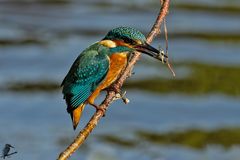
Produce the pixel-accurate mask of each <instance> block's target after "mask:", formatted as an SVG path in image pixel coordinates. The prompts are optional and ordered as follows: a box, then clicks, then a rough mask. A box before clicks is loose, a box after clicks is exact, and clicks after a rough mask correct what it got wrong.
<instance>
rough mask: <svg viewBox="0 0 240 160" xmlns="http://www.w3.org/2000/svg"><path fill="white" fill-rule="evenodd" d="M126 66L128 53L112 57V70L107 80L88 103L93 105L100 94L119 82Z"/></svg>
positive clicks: (116, 54) (110, 69)
mask: <svg viewBox="0 0 240 160" xmlns="http://www.w3.org/2000/svg"><path fill="white" fill-rule="evenodd" d="M126 64H127V53H115V54H113V55H111V56H110V68H109V71H108V73H107V75H106V78H105V79H104V80H103V82H102V83H101V84H100V85H99V86H98V87H97V88H96V90H95V91H94V92H93V93H92V95H91V96H90V97H89V98H88V103H90V104H93V103H94V100H95V99H96V97H97V96H98V95H99V93H100V92H101V91H102V90H103V89H105V88H107V87H109V86H110V85H111V84H112V83H113V82H114V81H116V80H117V78H118V76H119V74H120V73H121V71H122V70H123V69H124V68H125V67H126Z"/></svg>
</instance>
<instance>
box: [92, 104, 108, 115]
mask: <svg viewBox="0 0 240 160" xmlns="http://www.w3.org/2000/svg"><path fill="white" fill-rule="evenodd" d="M90 105H91V106H93V107H94V108H95V109H96V111H99V110H100V111H102V113H103V117H105V115H106V114H105V113H106V109H104V108H102V107H99V106H98V105H96V104H93V103H92V104H90Z"/></svg>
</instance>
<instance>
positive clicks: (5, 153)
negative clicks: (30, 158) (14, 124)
mask: <svg viewBox="0 0 240 160" xmlns="http://www.w3.org/2000/svg"><path fill="white" fill-rule="evenodd" d="M11 148H14V147H13V146H12V145H11V144H5V147H4V148H3V150H2V158H3V159H5V157H8V156H10V155H12V154H14V153H15V152H13V153H11V154H9V152H10V149H11Z"/></svg>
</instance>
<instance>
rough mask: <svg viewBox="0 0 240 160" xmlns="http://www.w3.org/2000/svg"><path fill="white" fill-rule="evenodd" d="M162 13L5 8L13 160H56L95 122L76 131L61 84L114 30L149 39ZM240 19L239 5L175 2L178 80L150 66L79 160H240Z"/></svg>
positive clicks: (5, 104) (4, 132) (140, 5)
mask: <svg viewBox="0 0 240 160" xmlns="http://www.w3.org/2000/svg"><path fill="white" fill-rule="evenodd" d="M219 8H220V9H222V10H220V11H219ZM157 12H158V1H146V0H142V1H100V2H99V1H81V2H79V1H37V0H35V1H34V0H32V1H23V0H22V1H13V0H11V1H10V0H9V1H0V22H1V25H0V75H1V76H0V92H1V93H0V95H1V96H0V113H1V116H0V127H1V129H0V147H3V145H4V144H5V143H10V144H12V145H13V146H15V150H17V151H18V153H17V154H15V155H12V156H11V159H29V160H30V159H36V160H37V159H55V158H56V157H57V155H58V154H59V152H60V151H62V150H63V149H64V148H65V147H66V146H67V145H68V144H69V143H70V141H71V139H72V138H73V137H74V136H75V135H76V134H77V132H78V131H79V129H80V128H82V127H83V126H84V124H86V123H87V121H88V119H89V118H90V117H91V115H92V113H93V112H94V109H93V108H92V107H87V109H86V110H85V112H84V115H83V119H82V121H81V124H80V126H79V127H78V130H77V131H73V130H72V126H71V120H70V117H69V115H68V114H67V112H66V106H65V102H64V100H63V99H62V95H61V90H60V88H59V84H60V83H61V81H62V79H63V77H64V76H65V74H66V72H67V71H68V69H69V67H70V65H71V64H72V62H73V60H74V59H75V57H76V56H77V55H78V54H79V53H80V52H81V51H82V50H83V49H84V48H85V47H86V46H88V45H90V44H92V43H94V42H96V41H97V40H99V39H101V38H102V37H103V36H104V35H105V34H106V32H107V31H108V30H109V29H111V28H114V27H116V26H120V25H121V26H133V27H136V28H138V29H140V30H141V31H142V32H143V33H145V34H147V32H148V31H149V29H150V28H151V25H152V23H153V22H154V20H155V16H156V14H157ZM239 16H240V3H239V1H237V0H236V1H234V0H232V1H227V0H221V1H220V0H218V1H216V0H211V1H200V2H195V1H190V0H179V1H173V2H172V5H171V9H170V14H169V16H168V19H167V22H168V23H167V25H168V32H169V47H170V58H171V61H172V63H173V65H174V68H175V70H176V73H177V77H176V79H174V78H172V76H171V74H170V72H169V71H168V70H167V68H166V66H164V65H162V64H158V63H157V62H156V61H154V60H152V59H150V58H148V57H146V56H143V58H142V60H141V61H140V63H139V64H138V65H137V66H136V67H135V75H133V77H131V79H129V80H128V82H129V83H128V85H126V88H125V90H127V96H128V98H129V99H130V103H129V104H128V105H124V104H123V103H122V102H121V101H117V102H115V103H114V104H112V106H111V107H110V108H109V110H108V111H107V113H106V117H104V118H103V119H102V120H101V122H100V123H99V125H98V126H97V128H96V129H95V130H94V132H93V133H92V135H90V137H89V138H88V140H87V141H86V142H85V144H84V145H83V146H82V147H81V148H80V149H79V150H78V151H77V153H76V154H74V155H73V157H72V158H71V159H77V158H78V159H79V158H80V159H87V160H93V159H94V160H102V159H104V160H108V159H111V160H112V159H113V160H120V159H126V160H132V159H139V160H193V159H194V160H205V159H206V160H216V159H217V160H237V159H239V157H240V147H239V144H240V131H239V130H240V126H239V125H240V117H239V114H240V107H239V104H240V103H239V95H240V85H239V83H238V79H239V78H240V76H239V74H238V73H239V70H240V63H239V62H240V54H239V50H240V47H239V42H240V34H239V28H240V21H239ZM162 37H163V36H162ZM159 44H161V46H162V47H164V40H163V38H161V39H160V38H157V39H156V40H155V42H154V43H153V45H154V46H156V47H157V46H159ZM153 85H157V86H156V87H153ZM102 98H104V95H102V96H101V97H100V98H99V102H101V99H102Z"/></svg>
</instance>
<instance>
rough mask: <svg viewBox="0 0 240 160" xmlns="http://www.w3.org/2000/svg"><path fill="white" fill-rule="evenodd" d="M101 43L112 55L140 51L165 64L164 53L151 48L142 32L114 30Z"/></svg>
mask: <svg viewBox="0 0 240 160" xmlns="http://www.w3.org/2000/svg"><path fill="white" fill-rule="evenodd" d="M100 43H101V44H103V45H104V46H106V47H109V48H110V50H111V52H112V53H118V52H129V51H139V52H142V53H145V54H147V55H149V56H151V57H154V58H156V59H158V60H160V61H163V62H165V58H166V56H165V55H164V51H163V50H160V51H159V50H157V49H155V48H154V47H152V46H150V45H149V44H148V43H147V42H146V37H145V36H144V35H143V34H142V33H141V32H140V31H138V30H136V29H134V28H131V27H118V28H114V29H112V30H111V31H109V32H108V33H107V35H106V36H105V38H104V39H103V40H102V41H100Z"/></svg>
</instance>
